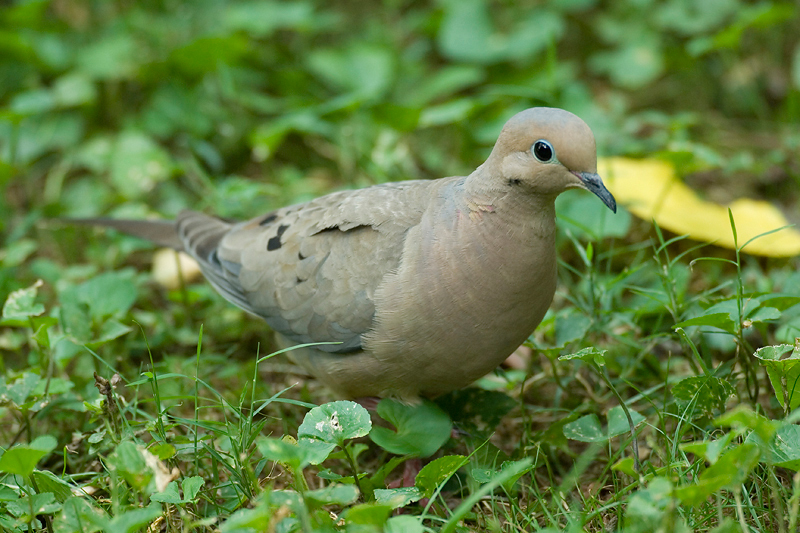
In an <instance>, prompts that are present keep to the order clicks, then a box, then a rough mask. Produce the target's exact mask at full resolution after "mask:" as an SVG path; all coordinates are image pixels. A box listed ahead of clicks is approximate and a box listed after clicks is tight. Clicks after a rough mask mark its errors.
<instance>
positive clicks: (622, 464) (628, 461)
mask: <svg viewBox="0 0 800 533" xmlns="http://www.w3.org/2000/svg"><path fill="white" fill-rule="evenodd" d="M611 470H616V471H617V472H622V473H623V474H627V475H629V476H631V477H632V478H637V477H639V474H637V473H636V469H635V462H634V460H633V457H624V458H622V459H620V460H619V461H617V462H616V463H614V464H613V465H612V466H611Z"/></svg>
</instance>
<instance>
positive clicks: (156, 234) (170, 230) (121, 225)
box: [61, 218, 184, 251]
mask: <svg viewBox="0 0 800 533" xmlns="http://www.w3.org/2000/svg"><path fill="white" fill-rule="evenodd" d="M61 221H62V222H65V223H67V224H80V225H82V226H102V227H106V228H113V229H115V230H118V231H121V232H122V233H127V234H128V235H132V236H134V237H139V238H140V239H145V240H147V241H151V242H153V243H155V244H157V245H159V246H165V247H167V248H172V249H174V250H178V251H182V250H183V249H184V247H183V243H182V242H181V239H180V237H179V236H178V228H177V226H176V224H175V221H174V220H124V219H117V218H63V219H61Z"/></svg>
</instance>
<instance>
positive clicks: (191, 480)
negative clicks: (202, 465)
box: [181, 476, 205, 502]
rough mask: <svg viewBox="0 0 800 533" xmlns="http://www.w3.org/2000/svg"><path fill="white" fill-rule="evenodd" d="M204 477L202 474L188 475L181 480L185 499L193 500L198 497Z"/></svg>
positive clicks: (187, 500) (186, 500)
mask: <svg viewBox="0 0 800 533" xmlns="http://www.w3.org/2000/svg"><path fill="white" fill-rule="evenodd" d="M204 483H205V481H203V478H202V477H200V476H192V477H187V478H186V479H184V480H183V481H181V488H182V489H183V501H185V502H193V501H194V500H195V498H197V494H198V493H199V492H200V489H201V488H202V487H203V484H204Z"/></svg>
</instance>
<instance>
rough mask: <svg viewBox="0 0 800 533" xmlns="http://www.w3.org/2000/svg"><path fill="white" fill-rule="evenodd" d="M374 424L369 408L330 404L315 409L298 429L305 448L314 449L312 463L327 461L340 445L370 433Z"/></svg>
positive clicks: (340, 402)
mask: <svg viewBox="0 0 800 533" xmlns="http://www.w3.org/2000/svg"><path fill="white" fill-rule="evenodd" d="M371 427H372V422H371V421H370V419H369V413H368V412H367V410H366V409H364V408H363V407H362V406H360V405H359V404H357V403H355V402H350V401H338V402H330V403H326V404H324V405H320V406H319V407H315V408H313V409H311V410H310V411H309V412H308V413H306V416H305V418H303V423H302V424H300V427H299V428H298V430H297V438H298V443H299V445H300V446H301V447H304V448H306V449H308V450H313V451H314V453H313V455H312V456H311V457H310V460H311V462H312V464H319V463H320V462H322V461H324V460H325V458H326V457H327V456H328V454H329V453H330V452H331V451H333V449H334V448H335V447H336V446H339V447H344V445H345V441H347V440H349V439H355V438H358V437H363V436H364V435H366V434H367V433H369V431H370V428H371Z"/></svg>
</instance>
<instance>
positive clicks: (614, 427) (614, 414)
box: [606, 405, 645, 439]
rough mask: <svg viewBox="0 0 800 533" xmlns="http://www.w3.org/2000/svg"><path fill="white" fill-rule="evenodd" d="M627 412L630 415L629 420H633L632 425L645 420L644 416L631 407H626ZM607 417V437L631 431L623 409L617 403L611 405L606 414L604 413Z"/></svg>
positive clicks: (611, 437) (610, 437) (635, 425)
mask: <svg viewBox="0 0 800 533" xmlns="http://www.w3.org/2000/svg"><path fill="white" fill-rule="evenodd" d="M628 412H629V413H630V415H631V421H632V422H633V427H634V428H635V427H637V426H638V425H639V424H641V423H642V422H644V421H645V418H644V417H643V416H642V415H640V414H639V413H637V412H636V411H634V410H633V409H628ZM606 418H607V419H608V438H609V439H613V438H614V437H617V436H619V435H623V434H626V433H627V434H629V435H630V432H631V426H630V424H629V423H628V417H627V416H625V411H624V410H623V409H622V407H621V406H619V405H617V406H615V407H612V408H611V409H610V410H609V411H608V414H607V415H606Z"/></svg>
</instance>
